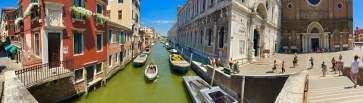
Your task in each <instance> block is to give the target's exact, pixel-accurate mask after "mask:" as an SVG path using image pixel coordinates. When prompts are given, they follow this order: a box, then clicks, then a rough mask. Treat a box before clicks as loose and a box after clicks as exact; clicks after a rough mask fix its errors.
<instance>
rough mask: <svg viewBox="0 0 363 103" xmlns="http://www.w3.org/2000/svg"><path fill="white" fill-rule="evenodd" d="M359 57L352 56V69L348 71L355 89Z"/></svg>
mask: <svg viewBox="0 0 363 103" xmlns="http://www.w3.org/2000/svg"><path fill="white" fill-rule="evenodd" d="M359 62H360V60H359V57H358V56H357V55H356V56H354V60H353V61H352V68H351V69H350V72H351V73H350V78H351V79H352V81H353V83H354V88H357V86H358V84H357V81H358V72H359Z"/></svg>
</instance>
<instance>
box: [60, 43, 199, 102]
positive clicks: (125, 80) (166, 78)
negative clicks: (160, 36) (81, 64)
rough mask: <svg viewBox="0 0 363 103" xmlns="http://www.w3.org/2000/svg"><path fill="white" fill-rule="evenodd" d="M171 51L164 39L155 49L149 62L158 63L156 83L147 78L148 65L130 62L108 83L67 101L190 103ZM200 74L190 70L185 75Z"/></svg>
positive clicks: (152, 50)
mask: <svg viewBox="0 0 363 103" xmlns="http://www.w3.org/2000/svg"><path fill="white" fill-rule="evenodd" d="M168 56H169V53H168V52H167V51H166V50H165V48H163V46H162V45H161V44H160V43H157V44H156V45H155V46H154V47H153V48H152V49H151V55H150V58H149V59H148V61H147V64H149V63H151V62H153V63H154V64H157V65H158V68H159V77H158V79H157V80H156V81H155V82H154V83H148V82H146V79H145V77H144V68H145V66H142V67H139V68H135V67H133V66H132V63H129V64H128V65H127V66H126V67H125V68H124V69H123V70H121V71H119V72H118V73H117V74H115V75H114V76H113V77H112V78H111V79H109V81H108V82H107V83H106V84H105V86H103V87H100V88H98V89H96V90H94V91H91V92H89V93H88V95H83V96H80V97H76V98H73V99H71V100H69V101H67V102H74V103H109V102H118V103H146V102H147V103H187V102H191V99H190V97H189V96H188V92H187V90H186V89H185V87H184V85H183V82H182V81H183V79H182V77H183V76H184V75H178V74H175V73H173V72H172V71H171V70H170V66H169V62H168V59H169V57H168ZM194 75H196V74H195V73H194V72H193V71H192V70H190V71H189V72H188V73H187V74H185V76H194Z"/></svg>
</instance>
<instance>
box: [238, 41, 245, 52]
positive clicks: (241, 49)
mask: <svg viewBox="0 0 363 103" xmlns="http://www.w3.org/2000/svg"><path fill="white" fill-rule="evenodd" d="M239 49H240V53H241V54H244V53H245V41H244V40H240V41H239Z"/></svg>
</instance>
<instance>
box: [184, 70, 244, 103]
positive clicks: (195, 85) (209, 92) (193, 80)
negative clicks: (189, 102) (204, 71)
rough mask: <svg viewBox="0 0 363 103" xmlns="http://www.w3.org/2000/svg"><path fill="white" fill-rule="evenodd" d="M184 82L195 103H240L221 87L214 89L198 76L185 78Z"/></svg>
mask: <svg viewBox="0 0 363 103" xmlns="http://www.w3.org/2000/svg"><path fill="white" fill-rule="evenodd" d="M183 80H184V84H185V86H186V87H187V90H188V92H189V95H190V96H191V97H192V99H193V103H238V101H237V99H235V98H234V97H232V96H231V95H229V94H228V93H226V92H225V91H224V90H223V89H221V88H220V87H219V86H214V87H212V86H210V85H209V84H208V83H207V82H206V81H204V80H203V79H202V78H200V77H198V76H184V77H183Z"/></svg>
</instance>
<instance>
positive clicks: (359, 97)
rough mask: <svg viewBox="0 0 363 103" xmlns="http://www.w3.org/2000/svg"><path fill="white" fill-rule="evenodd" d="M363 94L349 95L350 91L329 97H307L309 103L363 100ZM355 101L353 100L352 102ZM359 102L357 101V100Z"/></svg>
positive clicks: (344, 102) (339, 102) (337, 102)
mask: <svg viewBox="0 0 363 103" xmlns="http://www.w3.org/2000/svg"><path fill="white" fill-rule="evenodd" d="M362 97H363V94H362V93H360V94H354V95H351V94H350V93H347V94H346V96H341V97H331V98H320V99H309V100H308V102H309V103H346V102H348V101H352V100H354V101H363V98H362ZM352 103H355V102H352ZM357 103H359V102H357Z"/></svg>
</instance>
